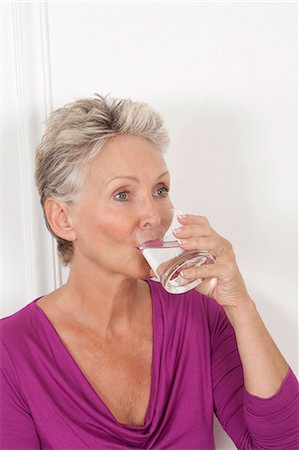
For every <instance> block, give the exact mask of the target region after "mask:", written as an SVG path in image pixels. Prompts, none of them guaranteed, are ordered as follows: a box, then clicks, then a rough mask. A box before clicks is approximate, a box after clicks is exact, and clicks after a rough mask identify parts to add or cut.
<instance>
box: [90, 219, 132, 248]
mask: <svg viewBox="0 0 299 450" xmlns="http://www.w3.org/2000/svg"><path fill="white" fill-rule="evenodd" d="M98 228H99V229H100V231H101V232H102V233H103V234H104V235H105V236H106V237H107V238H110V239H112V240H113V241H117V242H119V243H122V242H128V241H131V240H132V238H133V237H134V230H135V224H133V223H132V221H129V220H126V219H125V218H123V217H120V216H119V215H118V216H113V217H108V216H106V217H105V218H102V220H101V221H100V223H99V226H98Z"/></svg>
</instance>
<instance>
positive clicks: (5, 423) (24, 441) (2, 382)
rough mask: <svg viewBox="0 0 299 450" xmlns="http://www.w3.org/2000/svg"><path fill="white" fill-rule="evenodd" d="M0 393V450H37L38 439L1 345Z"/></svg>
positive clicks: (5, 351)
mask: <svg viewBox="0 0 299 450" xmlns="http://www.w3.org/2000/svg"><path fill="white" fill-rule="evenodd" d="M0 392H1V408H0V448H1V449H2V450H8V449H9V450H17V449H18V450H25V449H26V450H39V449H40V442H39V438H38V435H37V432H36V429H35V426H34V422H33V420H32V417H31V415H30V411H29V409H28V406H27V404H26V402H25V400H24V398H23V396H22V393H21V389H20V385H19V380H18V375H17V373H16V371H15V367H14V364H13V362H12V361H11V358H10V355H9V353H8V351H7V350H6V348H5V347H4V346H2V345H1V367H0Z"/></svg>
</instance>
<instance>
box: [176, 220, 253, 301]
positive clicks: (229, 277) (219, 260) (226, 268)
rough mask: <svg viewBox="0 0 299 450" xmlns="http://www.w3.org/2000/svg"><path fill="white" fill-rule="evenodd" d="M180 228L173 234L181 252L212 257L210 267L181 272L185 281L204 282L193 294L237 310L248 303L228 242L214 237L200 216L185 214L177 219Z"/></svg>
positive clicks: (217, 235) (212, 231)
mask: <svg viewBox="0 0 299 450" xmlns="http://www.w3.org/2000/svg"><path fill="white" fill-rule="evenodd" d="M178 220H179V222H180V223H181V224H182V227H181V228H179V231H177V232H175V233H174V234H175V236H176V237H177V238H178V239H179V241H180V247H181V248H183V249H184V250H209V252H210V253H211V254H212V255H213V256H214V258H215V262H214V263H213V264H206V265H202V266H201V267H195V268H192V269H187V270H184V271H183V273H181V275H182V276H183V277H184V278H187V279H190V280H194V279H196V278H204V281H203V282H202V283H201V284H200V285H199V286H197V288H196V290H197V291H199V292H201V293H202V294H204V295H206V296H208V297H212V298H214V299H215V300H216V301H217V302H218V303H219V304H220V305H222V306H223V307H231V306H237V307H240V306H242V305H243V304H245V303H247V302H248V300H250V298H249V294H248V292H247V289H246V286H245V283H244V281H243V278H242V275H241V273H240V271H239V269H238V266H237V264H236V257H235V254H234V252H233V248H232V245H231V243H230V242H229V241H227V240H226V239H224V238H223V237H222V236H220V235H219V234H217V233H216V231H215V230H213V228H212V227H211V226H210V224H209V222H208V220H207V219H206V218H205V217H203V216H194V215H191V214H187V215H185V216H181V218H178Z"/></svg>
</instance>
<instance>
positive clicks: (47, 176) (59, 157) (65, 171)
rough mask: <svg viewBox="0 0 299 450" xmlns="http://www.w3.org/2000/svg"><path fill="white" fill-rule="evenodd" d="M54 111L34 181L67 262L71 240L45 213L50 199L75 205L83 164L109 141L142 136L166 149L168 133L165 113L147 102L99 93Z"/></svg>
mask: <svg viewBox="0 0 299 450" xmlns="http://www.w3.org/2000/svg"><path fill="white" fill-rule="evenodd" d="M95 96H96V97H95V98H82V99H79V100H76V101H75V102H72V103H69V104H67V105H65V106H64V107H62V108H59V109H57V110H56V111H54V112H52V114H51V115H50V117H49V119H48V120H47V123H46V131H45V134H44V136H43V137H42V140H41V143H40V145H39V146H38V148H37V151H36V158H35V163H36V166H35V182H36V186H37V189H38V192H39V195H40V202H41V205H42V208H43V213H44V218H45V222H46V226H47V228H48V230H49V231H50V233H51V234H52V236H53V237H54V238H55V239H56V240H57V251H58V254H59V257H60V259H61V260H62V263H63V264H64V265H67V264H68V263H69V262H70V260H71V259H72V257H73V253H74V249H73V243H72V242H70V241H67V240H65V239H62V238H61V237H59V236H57V235H56V234H55V233H54V232H53V231H52V229H51V227H50V225H49V223H48V220H47V216H46V213H45V202H46V200H47V198H49V197H51V198H55V199H56V200H60V201H63V202H66V203H72V202H73V201H74V200H75V199H76V198H77V196H78V194H79V192H80V190H81V188H82V185H83V183H84V171H83V168H84V166H85V165H86V164H87V163H88V162H90V161H92V160H93V159H94V158H96V156H97V155H98V154H99V153H100V151H101V149H102V148H103V146H104V144H105V143H106V142H107V140H108V139H110V138H112V137H114V136H120V135H132V136H141V137H144V138H145V139H148V140H149V141H151V142H153V143H154V144H155V146H156V147H157V149H158V150H159V151H160V152H161V153H164V152H165V150H166V147H167V146H168V144H169V137H168V133H167V131H166V129H165V128H164V127H163V120H162V118H161V116H160V115H159V114H158V113H157V112H156V111H154V110H153V109H152V108H151V107H150V106H149V105H147V104H146V103H140V102H134V101H132V100H130V99H119V98H108V96H102V95H98V94H95Z"/></svg>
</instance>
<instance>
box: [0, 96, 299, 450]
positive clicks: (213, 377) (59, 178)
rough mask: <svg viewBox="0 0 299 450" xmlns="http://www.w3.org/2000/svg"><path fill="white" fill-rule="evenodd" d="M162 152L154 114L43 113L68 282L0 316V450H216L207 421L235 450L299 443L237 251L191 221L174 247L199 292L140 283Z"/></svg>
mask: <svg viewBox="0 0 299 450" xmlns="http://www.w3.org/2000/svg"><path fill="white" fill-rule="evenodd" d="M167 143H168V137H167V133H166V131H165V130H164V128H163V124H162V120H161V118H160V116H159V115H158V114H157V113H155V112H154V111H153V110H151V108H150V107H149V106H147V105H145V104H141V103H135V102H132V101H130V100H120V99H108V98H105V97H101V96H97V97H96V98H93V99H81V100H78V101H76V102H74V103H72V104H69V105H66V106H65V107H64V108H61V109H58V110H57V111H55V112H54V113H53V114H52V115H51V117H50V119H49V121H48V126H47V130H46V133H45V135H44V137H43V139H42V142H41V144H40V146H39V148H38V151H37V156H36V183H37V187H38V190H39V194H40V197H41V204H42V207H43V211H44V215H45V220H46V224H47V227H48V229H49V230H50V232H51V233H52V235H53V236H54V237H55V239H57V242H58V252H59V255H60V257H61V259H62V261H63V263H64V264H69V266H70V272H69V277H68V280H67V282H66V283H65V284H64V285H63V286H61V287H60V288H58V289H56V290H55V291H53V292H51V293H49V294H47V295H45V296H43V297H40V298H39V299H36V300H34V301H32V302H31V303H29V304H28V305H27V306H25V307H24V308H23V309H21V310H20V311H18V312H17V313H15V314H13V315H12V316H10V317H7V318H5V319H3V320H2V321H1V326H2V330H1V334H2V341H3V353H2V355H3V358H2V371H1V373H2V395H3V405H2V411H1V412H2V419H1V429H2V448H3V449H6V450H7V449H40V448H41V449H45V448H51V449H59V450H61V449H65V450H66V449H71V450H75V449H76V450H77V449H86V448H88V449H93V450H96V449H114V450H115V449H124V448H138V449H142V448H144V449H152V448H155V449H171V450H189V449H201V450H207V449H213V448H215V447H214V439H213V413H214V412H215V414H216V415H217V417H218V418H219V420H220V422H221V424H222V426H223V427H224V429H225V430H226V431H227V433H228V434H229V435H230V436H231V438H232V439H233V441H234V442H235V444H236V446H237V447H238V448H241V449H256V448H257V449H262V448H265V449H266V448H267V449H269V448H271V449H279V450H282V449H283V450H286V449H295V448H298V445H299V438H298V384H297V380H296V378H295V376H294V374H293V372H292V370H291V369H290V368H289V366H288V364H287V362H286V361H285V360H284V358H283V357H282V355H281V354H280V352H279V350H278V348H277V347H276V345H275V344H274V342H273V340H272V339H271V337H270V335H269V334H268V332H267V330H266V328H265V326H264V324H263V322H262V320H261V318H260V316H259V314H258V312H257V308H256V306H255V303H254V301H253V299H251V297H250V295H249V293H248V292H247V290H246V287H245V284H244V282H243V279H242V276H241V274H240V272H239V270H238V267H237V265H236V260H235V256H234V253H233V250H232V246H231V244H230V243H229V242H228V241H227V240H225V239H224V238H222V237H221V236H219V235H218V234H217V233H216V231H214V230H213V229H212V228H211V226H210V225H209V222H208V221H207V219H205V218H204V217H201V216H194V215H186V216H184V217H182V218H181V219H180V222H181V225H182V227H181V229H180V230H179V231H178V232H177V236H178V238H179V239H180V240H181V246H182V248H184V249H205V250H210V252H211V253H212V254H213V255H214V257H215V263H214V264H212V265H207V266H204V267H201V268H199V269H196V270H195V269H192V270H189V271H188V273H184V276H185V277H186V278H190V279H193V278H197V277H204V278H205V279H206V280H205V283H204V284H202V285H201V286H199V288H197V289H196V290H192V291H190V292H188V293H186V294H179V295H173V294H168V293H167V292H166V291H164V289H163V288H162V286H161V285H160V284H159V283H157V282H154V281H152V280H150V267H149V265H148V264H147V262H146V261H145V259H144V258H143V255H142V254H141V252H140V251H139V250H138V248H137V247H136V239H135V234H136V231H137V230H138V229H142V228H144V227H151V226H152V225H153V224H152V223H151V220H152V219H150V218H151V217H152V216H155V215H156V216H159V212H160V211H161V210H162V209H165V207H169V206H171V202H170V199H169V194H168V191H169V183H170V180H169V173H168V171H167V167H166V164H165V161H164V159H163V151H164V149H165V148H166V146H167ZM214 278H216V279H217V283H210V281H211V280H212V279H214ZM200 289H204V290H205V295H203V294H202V293H201V291H200Z"/></svg>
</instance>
